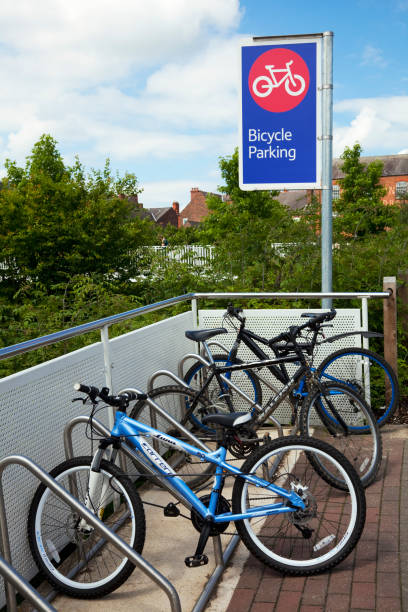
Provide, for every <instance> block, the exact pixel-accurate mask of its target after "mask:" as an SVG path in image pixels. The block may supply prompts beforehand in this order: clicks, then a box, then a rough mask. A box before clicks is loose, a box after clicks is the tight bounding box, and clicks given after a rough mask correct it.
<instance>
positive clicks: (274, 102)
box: [240, 37, 321, 190]
mask: <svg viewBox="0 0 408 612" xmlns="http://www.w3.org/2000/svg"><path fill="white" fill-rule="evenodd" d="M320 64H321V62H320V38H317V39H314V40H313V39H312V38H306V39H305V37H300V38H299V39H296V37H293V38H286V37H285V38H282V39H270V40H268V41H265V42H264V41H262V43H258V42H257V41H253V42H252V43H251V44H245V45H242V47H241V118H240V187H241V189H244V190H252V189H281V190H282V189H307V188H309V189H313V188H318V187H320V186H321V177H320V166H321V163H320V159H321V155H320V141H319V140H318V136H319V135H320V103H319V102H320V96H319V87H320Z"/></svg>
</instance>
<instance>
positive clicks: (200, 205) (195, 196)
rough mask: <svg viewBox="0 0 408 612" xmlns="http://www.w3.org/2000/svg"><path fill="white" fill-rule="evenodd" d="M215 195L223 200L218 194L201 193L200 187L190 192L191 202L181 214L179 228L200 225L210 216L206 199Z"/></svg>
mask: <svg viewBox="0 0 408 612" xmlns="http://www.w3.org/2000/svg"><path fill="white" fill-rule="evenodd" d="M208 195H214V196H216V197H217V198H220V199H221V196H220V195H219V194H217V193H208V192H207V191H201V189H199V188H198V187H193V188H192V189H191V192H190V202H189V203H188V204H187V206H186V207H185V208H183V210H182V211H181V213H180V216H179V227H183V226H187V227H188V226H193V225H198V224H199V223H200V221H202V220H203V219H204V218H205V217H206V216H207V215H208V208H207V204H206V201H205V200H206V197H207V196H208Z"/></svg>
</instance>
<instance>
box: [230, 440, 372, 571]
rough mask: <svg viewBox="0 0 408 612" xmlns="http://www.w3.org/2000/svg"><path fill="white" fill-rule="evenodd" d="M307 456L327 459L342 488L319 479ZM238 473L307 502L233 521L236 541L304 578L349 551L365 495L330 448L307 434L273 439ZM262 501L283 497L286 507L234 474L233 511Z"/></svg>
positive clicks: (360, 526) (355, 537) (347, 464)
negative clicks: (291, 509)
mask: <svg viewBox="0 0 408 612" xmlns="http://www.w3.org/2000/svg"><path fill="white" fill-rule="evenodd" d="M308 455H315V456H319V457H320V458H321V459H320V460H324V461H325V462H328V463H330V464H331V466H332V471H335V470H337V471H338V473H339V474H340V475H341V477H342V479H344V482H345V483H346V484H347V488H346V489H345V490H344V491H339V490H338V489H335V488H333V487H332V486H331V485H330V484H329V483H327V481H326V480H325V479H323V480H322V479H321V477H320V475H319V474H318V473H317V472H316V471H315V470H314V468H313V466H312V464H311V463H310V461H309V457H308ZM277 463H278V465H276V464H277ZM271 464H272V465H273V466H274V468H273V469H272V472H271V470H270V466H271ZM241 471H242V472H243V473H246V474H256V475H259V477H260V478H263V479H264V480H267V481H269V482H272V483H273V484H275V485H278V486H280V487H282V488H284V489H286V490H288V489H289V490H292V491H293V490H294V491H295V492H297V493H298V494H299V495H301V497H303V501H304V502H305V503H306V508H305V510H303V511H296V512H284V513H281V514H273V515H269V516H266V517H265V516H259V517H254V518H252V519H251V520H248V519H241V520H237V521H235V524H236V527H237V531H238V533H239V535H240V537H241V540H242V541H243V543H244V544H245V546H246V547H247V548H248V550H249V551H250V552H252V553H253V554H254V555H255V556H256V557H257V558H258V559H259V560H260V561H262V562H263V563H265V564H266V565H268V566H270V567H272V568H274V569H275V570H277V571H279V572H281V573H283V574H290V575H292V576H308V575H313V574H318V573H320V572H323V571H327V570H329V569H330V568H332V567H334V566H335V565H337V564H338V563H340V562H341V561H343V559H345V558H346V557H347V555H349V554H350V552H351V551H352V550H353V548H354V547H355V545H356V544H357V542H358V540H359V538H360V536H361V533H362V531H363V527H364V522H365V513H366V503H365V495H364V490H363V487H362V485H361V482H360V479H359V477H358V475H357V474H356V471H355V470H354V468H353V467H352V465H351V464H350V462H349V461H348V460H347V459H346V458H345V457H344V456H343V455H342V454H341V453H339V452H338V451H337V450H336V449H335V448H333V447H331V446H330V445H329V444H326V443H324V442H322V441H320V440H314V439H312V438H307V437H298V436H288V437H285V438H278V439H277V440H273V441H272V442H269V443H267V444H265V445H264V446H262V447H260V448H259V449H257V450H256V451H254V453H252V455H251V456H250V457H248V459H247V460H246V461H245V463H244V464H243V466H242V468H241ZM267 475H268V476H267ZM261 499H262V502H261V503H262V504H263V505H265V504H275V503H279V502H282V501H283V506H286V507H287V506H288V503H287V501H286V500H285V499H284V498H282V497H281V496H278V495H277V494H276V493H273V491H272V490H270V489H267V488H260V487H259V486H255V485H253V484H251V483H248V482H247V481H245V480H244V479H243V478H237V480H236V481H235V483H234V488H233V493H232V509H233V512H234V513H243V512H245V511H247V510H248V509H249V508H251V507H253V506H257V505H258V504H259V500H261ZM336 521H337V522H336ZM329 547H330V548H329Z"/></svg>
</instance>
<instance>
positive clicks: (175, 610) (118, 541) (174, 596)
mask: <svg viewBox="0 0 408 612" xmlns="http://www.w3.org/2000/svg"><path fill="white" fill-rule="evenodd" d="M11 464H16V465H20V466H22V467H24V468H26V469H27V470H28V471H30V472H31V473H32V474H33V475H34V476H36V477H37V478H38V479H39V480H41V482H43V483H44V484H45V485H46V486H47V487H48V488H49V489H51V490H52V491H53V493H55V495H57V496H58V497H60V498H61V499H63V500H64V501H65V502H66V503H67V504H68V505H69V506H71V508H73V509H74V510H75V512H78V514H80V515H81V516H82V517H83V518H85V519H86V520H87V522H88V523H90V524H91V525H92V526H93V527H94V528H95V529H96V530H97V531H98V532H100V533H101V534H102V535H103V537H104V538H105V539H106V540H109V542H111V544H113V545H114V546H115V547H116V548H118V549H119V550H120V551H121V552H122V553H123V554H124V555H126V557H128V558H129V559H130V560H131V561H132V562H133V563H134V564H135V566H136V567H138V568H139V569H141V570H142V571H143V572H144V573H145V574H147V575H148V576H149V577H150V578H151V579H152V580H153V581H154V582H155V583H156V584H157V585H158V586H159V587H160V588H161V589H162V590H163V591H165V593H166V595H167V597H168V598H169V601H170V607H171V610H172V612H181V606H180V598H179V596H178V593H177V591H176V589H175V588H174V586H173V585H172V584H171V582H170V581H169V580H167V578H165V577H164V576H163V575H162V574H161V573H160V572H158V571H157V570H156V569H155V568H154V567H153V566H152V565H150V563H148V561H146V560H145V559H143V557H142V556H141V555H139V554H138V553H137V552H136V551H135V550H133V549H132V548H130V546H128V545H127V544H126V542H124V541H123V540H122V538H120V537H119V536H118V535H116V534H115V533H114V532H113V531H112V530H111V529H109V528H108V527H106V525H104V523H103V522H102V521H100V520H99V519H98V518H96V516H95V515H94V514H92V512H90V511H89V510H88V509H87V508H86V507H85V506H84V505H83V504H81V503H80V502H79V501H78V500H76V499H75V498H74V497H73V496H72V495H71V493H69V492H68V491H66V490H65V489H64V488H63V487H62V486H61V485H60V484H58V482H56V480H55V479H54V478H52V477H51V476H50V475H49V474H48V472H46V471H45V470H44V469H43V468H42V467H40V466H39V465H37V464H36V463H35V462H34V461H32V460H31V459H29V458H28V457H24V456H22V455H10V456H9V457H6V458H5V459H2V460H1V461H0V542H1V546H2V552H3V555H4V559H5V561H6V563H7V564H8V565H9V566H11V551H10V540H9V534H8V527H7V519H6V509H5V505H4V495H3V484H2V475H3V472H4V470H5V468H6V467H7V466H8V465H11ZM4 569H5V571H6V579H5V591H6V601H7V610H8V611H9V612H17V605H16V599H15V591H14V588H13V584H15V583H16V582H17V585H18V586H19V587H21V584H23V587H24V583H23V581H21V579H19V578H18V574H17V573H16V572H15V573H14V577H13V575H12V576H11V577H10V576H9V570H8V568H7V566H5V568H4ZM11 571H12V572H14V570H11ZM16 575H17V579H16ZM10 580H11V581H10ZM23 590H24V588H23ZM28 591H29V592H30V590H29V589H28ZM27 596H28V595H27ZM35 596H36V595H35V594H34V595H32V594H31V593H30V599H31V598H32V597H35ZM36 605H37V607H39V608H40V609H41V610H45V611H49V610H54V608H52V607H51V606H49V605H48V604H45V607H44V604H43V603H42V598H40V596H38V599H36Z"/></svg>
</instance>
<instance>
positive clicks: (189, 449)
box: [89, 410, 305, 523]
mask: <svg viewBox="0 0 408 612" xmlns="http://www.w3.org/2000/svg"><path fill="white" fill-rule="evenodd" d="M148 437H150V438H153V439H155V440H157V441H158V442H161V443H163V444H165V445H166V446H168V447H170V448H171V449H177V450H180V451H182V452H185V453H187V454H189V455H192V456H194V457H197V458H198V459H200V460H201V461H209V462H211V463H214V464H215V465H216V466H217V467H216V471H215V476H214V484H213V487H212V490H211V495H210V502H209V506H208V508H207V506H205V505H204V504H203V502H202V501H201V500H200V499H199V498H198V497H197V495H195V493H194V492H193V491H192V490H191V489H190V487H189V486H188V485H187V484H186V483H185V482H184V480H183V479H182V478H181V477H180V476H178V475H177V473H176V472H174V470H173V469H172V468H171V467H170V465H168V463H167V462H166V461H165V460H164V459H163V457H162V456H161V455H160V454H159V453H157V452H156V451H155V450H154V448H153V447H152V446H151V445H150V444H149V443H148V442H147V440H146V438H148ZM121 438H126V441H127V443H128V444H129V445H130V446H132V447H133V448H134V449H135V450H136V452H138V453H141V454H142V455H143V458H144V460H147V461H148V462H149V464H150V465H152V466H153V468H154V470H155V471H156V472H157V474H158V475H159V476H161V477H165V478H171V479H172V487H173V488H174V489H175V490H176V491H177V492H178V493H179V495H180V496H181V497H182V498H184V499H185V500H186V501H187V502H188V505H189V506H190V507H192V508H194V509H195V510H196V511H197V512H198V513H199V514H200V515H201V516H202V517H203V518H204V519H208V518H210V519H211V520H212V521H214V523H225V522H229V521H237V520H243V519H251V518H254V517H256V516H269V515H271V514H283V513H287V512H295V511H296V510H297V509H299V508H300V509H304V508H305V504H304V502H303V501H302V499H301V498H300V497H299V495H297V493H295V492H294V491H290V492H288V491H286V490H285V489H283V488H281V487H278V486H277V485H274V484H273V483H269V482H268V481H266V480H263V479H262V478H259V477H258V476H255V475H250V474H242V472H241V471H240V470H239V469H238V468H236V467H234V466H231V465H229V463H227V462H226V461H225V457H226V453H227V449H226V448H224V447H223V446H221V447H220V448H219V449H217V450H216V451H213V452H209V453H206V452H204V451H203V450H201V449H198V448H196V447H195V446H192V445H191V444H188V443H187V442H184V441H182V440H180V439H178V438H173V437H172V436H170V435H168V434H164V433H163V432H161V431H159V430H157V429H154V428H153V427H150V426H149V425H146V424H144V423H141V422H140V421H135V420H133V419H131V418H130V417H128V416H127V415H126V413H124V412H122V411H119V410H118V411H117V412H116V414H115V422H114V425H113V429H112V431H111V439H110V441H111V442H112V443H113V444H114V443H115V442H116V441H117V440H119V439H121ZM97 456H98V460H100V459H101V458H102V453H101V452H99V453H97V455H95V457H97ZM93 467H94V463H93V464H92V468H93ZM225 472H229V473H231V474H233V475H235V476H239V477H240V478H244V479H245V480H247V481H248V482H250V483H251V484H254V485H255V486H259V487H263V488H266V489H268V490H270V491H272V492H274V493H276V494H277V495H279V496H281V497H282V498H283V499H284V500H287V501H288V502H289V504H290V505H286V504H285V503H283V502H282V503H275V504H267V505H264V506H256V507H253V508H250V509H249V510H247V511H246V512H245V513H242V514H241V513H239V514H234V513H233V512H224V513H221V514H216V508H217V503H218V499H219V496H220V492H221V489H222V484H223V480H224V478H225ZM92 474H96V472H94V471H93V469H91V475H92ZM89 486H90V488H91V483H90V485H89ZM291 506H292V507H291Z"/></svg>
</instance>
